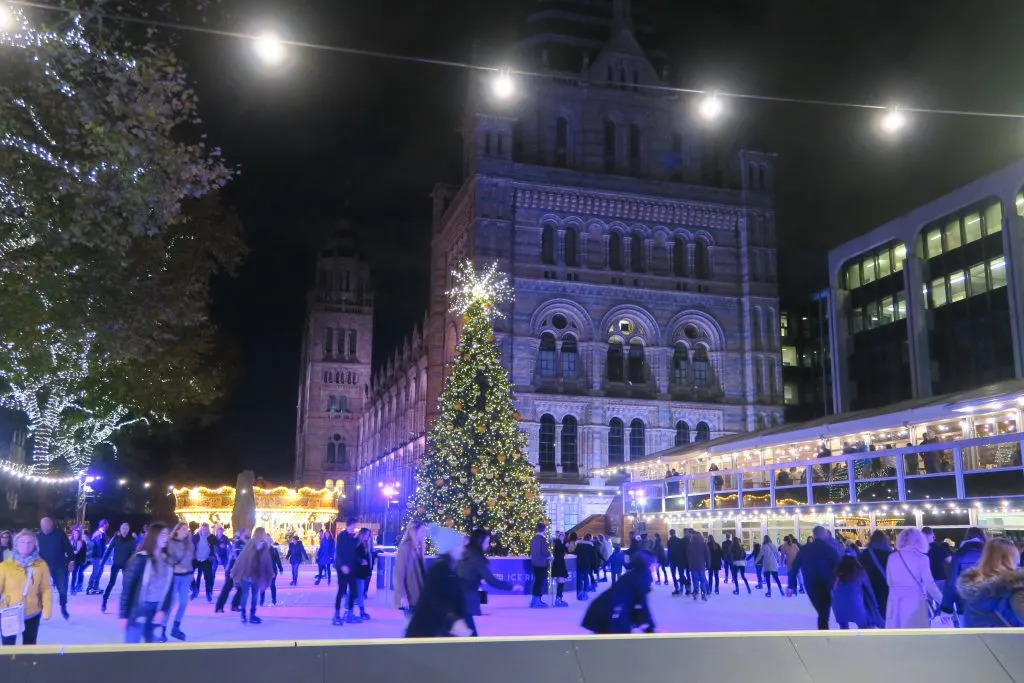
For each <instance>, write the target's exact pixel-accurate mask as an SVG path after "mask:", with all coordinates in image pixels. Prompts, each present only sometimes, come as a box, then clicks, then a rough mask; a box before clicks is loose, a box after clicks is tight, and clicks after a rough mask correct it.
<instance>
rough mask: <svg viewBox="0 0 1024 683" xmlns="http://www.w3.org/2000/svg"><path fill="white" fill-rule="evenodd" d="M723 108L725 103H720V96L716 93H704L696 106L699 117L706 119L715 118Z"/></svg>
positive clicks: (720, 113)
mask: <svg viewBox="0 0 1024 683" xmlns="http://www.w3.org/2000/svg"><path fill="white" fill-rule="evenodd" d="M724 109H725V105H724V104H723V103H722V98H721V97H719V96H718V95H717V94H716V93H711V94H710V95H705V96H704V98H703V99H702V100H701V101H700V106H699V107H698V111H700V115H701V117H702V118H704V119H705V120H708V121H713V120H714V119H717V118H718V117H719V116H721V115H722V112H723V111H724Z"/></svg>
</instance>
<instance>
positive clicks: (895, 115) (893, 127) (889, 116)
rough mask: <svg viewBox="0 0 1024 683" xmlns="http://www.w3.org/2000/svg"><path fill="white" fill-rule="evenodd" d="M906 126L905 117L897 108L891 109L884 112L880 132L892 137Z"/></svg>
mask: <svg viewBox="0 0 1024 683" xmlns="http://www.w3.org/2000/svg"><path fill="white" fill-rule="evenodd" d="M906 125H907V117H906V116H904V115H903V112H902V111H900V109H899V107H893V108H892V109H890V110H889V111H887V112H885V114H884V115H883V116H882V119H881V126H882V130H883V131H885V132H886V133H888V134H889V135H893V134H895V133H898V132H899V131H900V130H902V129H903V127H904V126H906Z"/></svg>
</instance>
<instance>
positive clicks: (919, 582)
mask: <svg viewBox="0 0 1024 683" xmlns="http://www.w3.org/2000/svg"><path fill="white" fill-rule="evenodd" d="M896 554H897V555H899V556H900V561H901V562H903V566H904V567H906V568H907V573H908V574H910V578H912V579H913V580H914V582H915V583H917V587H918V588H920V589H921V596H922V597H923V598H924V604H925V605H926V606H927V607H928V625H929V626H931V623H932V621H933V620H934V619H935V618H936V617H937V616H939V613H938V611H937V610H936V609H935V607H933V606H932V598H931V596H930V595H928V591H926V590H925V589H924V581H922V580H921V579H920V578H918V577H916V576H914V572H912V571H910V565H909V564H907V558H905V557H903V551H902V550H898V551H896Z"/></svg>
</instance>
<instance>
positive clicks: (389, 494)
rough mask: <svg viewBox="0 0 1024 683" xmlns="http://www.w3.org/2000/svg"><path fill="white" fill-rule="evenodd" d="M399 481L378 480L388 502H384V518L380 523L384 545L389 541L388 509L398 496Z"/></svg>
mask: <svg viewBox="0 0 1024 683" xmlns="http://www.w3.org/2000/svg"><path fill="white" fill-rule="evenodd" d="M401 486H402V485H401V484H400V483H399V482H397V481H396V482H390V483H387V484H385V483H384V482H382V481H379V482H377V488H378V489H380V495H382V496H384V500H385V501H386V503H385V504H384V520H383V521H382V522H381V525H380V541H381V545H384V544H385V542H386V541H387V530H388V510H390V509H391V503H392V501H394V499H395V498H397V497H398V489H399V488H401Z"/></svg>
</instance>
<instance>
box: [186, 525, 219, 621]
mask: <svg viewBox="0 0 1024 683" xmlns="http://www.w3.org/2000/svg"><path fill="white" fill-rule="evenodd" d="M192 547H193V550H194V552H195V557H194V558H193V560H192V564H193V566H194V568H195V572H196V576H195V580H194V582H193V584H192V596H191V597H192V599H193V600H195V599H196V597H197V596H198V595H199V582H200V580H202V581H205V582H206V602H213V566H214V563H216V561H217V539H216V537H214V535H213V534H211V533H210V525H209V524H207V523H206V522H203V523H202V524H201V525H200V526H199V531H197V532H196V533H195V535H194V536H193V537H192Z"/></svg>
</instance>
